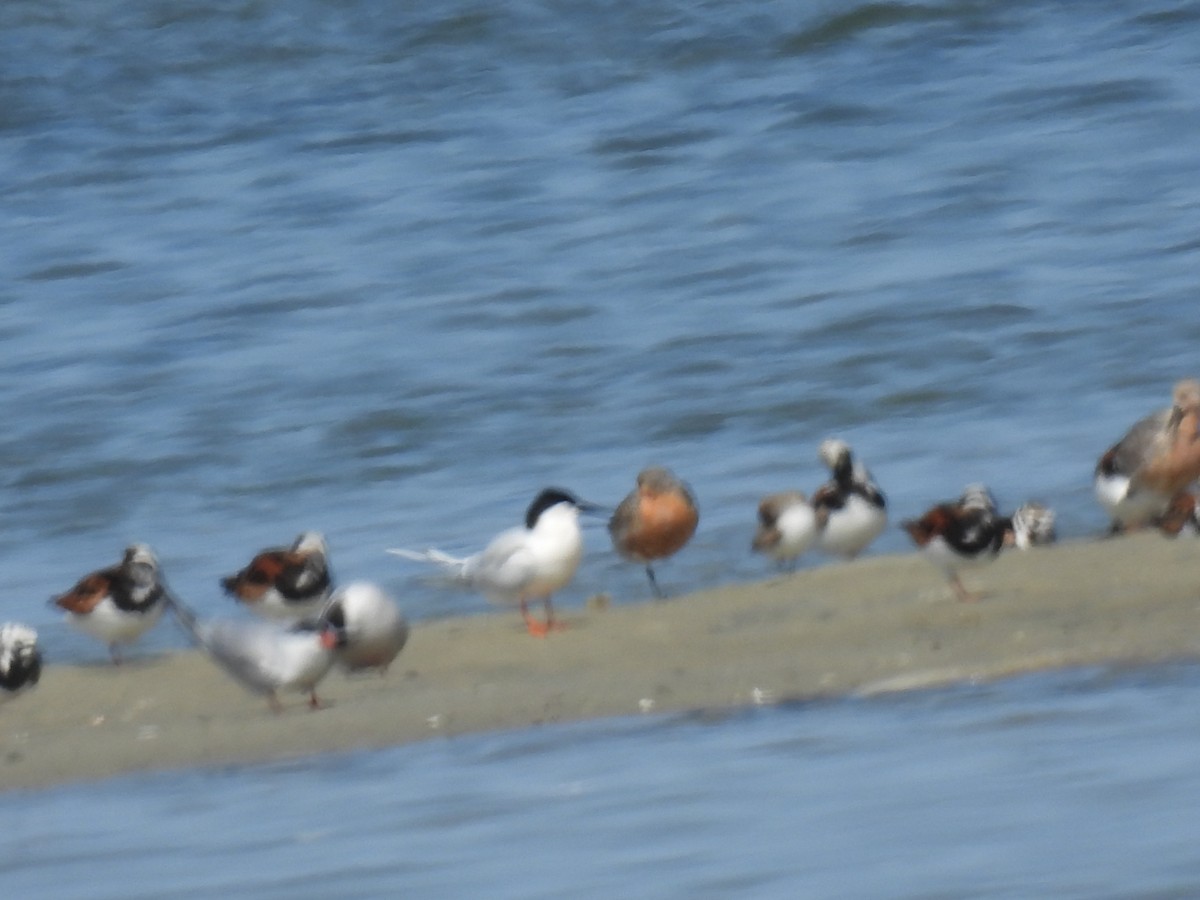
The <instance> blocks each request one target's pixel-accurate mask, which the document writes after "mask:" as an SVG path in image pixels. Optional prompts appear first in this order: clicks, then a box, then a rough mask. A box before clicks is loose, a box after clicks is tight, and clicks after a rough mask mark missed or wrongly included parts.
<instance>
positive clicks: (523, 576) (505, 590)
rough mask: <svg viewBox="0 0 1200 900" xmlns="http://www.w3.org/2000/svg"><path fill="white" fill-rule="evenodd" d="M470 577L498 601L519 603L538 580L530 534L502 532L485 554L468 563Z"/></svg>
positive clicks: (523, 531) (526, 532)
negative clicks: (522, 595) (530, 544)
mask: <svg viewBox="0 0 1200 900" xmlns="http://www.w3.org/2000/svg"><path fill="white" fill-rule="evenodd" d="M465 575H466V577H467V578H468V579H469V580H470V582H471V584H473V585H474V586H475V587H477V588H478V589H479V590H481V591H483V592H484V593H485V594H486V595H487V596H488V598H489V599H491V600H493V601H496V602H501V603H503V602H515V601H516V600H518V599H519V598H520V594H521V592H522V591H523V590H524V589H525V588H526V587H527V586H528V585H529V584H530V582H532V581H533V580H534V578H536V577H537V562H536V560H535V559H534V556H533V554H532V553H531V552H530V549H529V531H528V530H527V529H525V528H510V529H508V530H507V531H502V532H500V534H498V535H496V537H495V538H494V539H493V540H492V542H491V543H490V544H488V545H487V548H486V549H484V550H483V551H482V552H481V553H479V554H477V555H475V556H473V557H471V559H470V560H468V561H467V566H466V572H465Z"/></svg>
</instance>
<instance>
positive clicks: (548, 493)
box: [388, 488, 599, 637]
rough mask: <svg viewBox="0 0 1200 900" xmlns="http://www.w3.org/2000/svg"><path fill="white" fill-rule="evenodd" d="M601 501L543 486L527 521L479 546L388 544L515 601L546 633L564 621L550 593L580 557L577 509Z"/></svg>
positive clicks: (530, 624)
mask: <svg viewBox="0 0 1200 900" xmlns="http://www.w3.org/2000/svg"><path fill="white" fill-rule="evenodd" d="M598 510H599V507H597V506H595V505H594V504H591V503H586V502H584V501H582V500H580V499H579V498H578V497H576V496H575V495H573V494H571V493H570V492H569V491H565V490H562V489H560V488H546V489H545V490H543V491H542V492H541V493H539V494H538V495H537V497H535V498H534V500H533V502H532V503H531V504H529V508H528V509H527V510H526V511H525V525H524V526H523V527H517V528H510V529H508V530H506V531H502V532H501V533H500V534H498V535H496V537H495V538H493V539H492V541H491V542H490V543H489V544H488V545H487V546H486V547H485V548H484V549H483V550H481V551H480V552H478V553H475V554H473V555H471V556H467V557H461V558H460V557H455V556H450V555H449V554H446V553H443V552H442V551H440V550H422V551H413V550H388V553H392V554H394V555H396V556H402V557H404V558H405V559H415V560H419V561H421V562H431V563H434V564H435V565H437V566H439V567H440V568H441V569H442V570H443V571H445V572H447V573H448V574H449V575H450V576H451V577H452V578H453V579H454V580H455V581H456V582H458V583H460V584H463V585H466V586H467V587H471V588H474V589H475V590H478V591H479V592H480V593H482V594H483V595H484V596H485V597H487V598H488V599H489V600H491V601H492V602H493V603H500V604H505V605H509V606H516V607H518V608H519V609H520V610H521V618H522V619H524V620H525V627H526V628H527V629H528V630H529V633H530V634H531V635H533V636H535V637H545V636H546V634H547V633H548V632H550V631H552V630H557V629H561V628H563V627H564V626H563V625H562V623H560V622H558V621H556V620H555V618H554V607H553V605H552V603H551V597H552V596H553V594H554V593H555V591H558V590H560V589H562V588H563V587H565V586H566V585H567V584H568V583H569V582H570V581H571V579H572V578H574V577H575V570H576V569H578V568H579V561H580V559H581V558H582V557H583V534H582V532H581V531H580V528H579V513H580V512H594V511H598ZM535 600H541V601H542V604H543V606H544V607H545V610H546V619H545V621H544V622H539V621H537V620H536V619H535V618H533V616H532V615H531V614H530V612H529V604H530V603H531V602H533V601H535Z"/></svg>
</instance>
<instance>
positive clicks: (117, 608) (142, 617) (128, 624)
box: [50, 544, 163, 664]
mask: <svg viewBox="0 0 1200 900" xmlns="http://www.w3.org/2000/svg"><path fill="white" fill-rule="evenodd" d="M50 602H51V603H53V604H54V605H55V606H58V607H60V608H62V609H64V610H66V613H67V622H68V624H70V625H72V626H74V627H75V628H78V629H79V630H80V631H82V632H84V633H85V634H89V635H91V636H92V637H94V638H96V639H97V640H99V641H103V642H104V643H105V644H107V645H108V652H109V655H110V656H111V657H112V661H113V663H115V664H119V663H120V662H121V651H120V648H121V645H122V644H129V643H132V642H133V641H136V640H137V639H138V638H139V637H141V636H142V635H143V634H144V633H145V632H146V631H147V630H148V629H149V628H150V627H151V626H153V625H154V624H155V623H156V622H157V621H158V620H159V617H160V616H161V615H162V610H163V586H162V582H161V580H160V576H159V570H158V560H157V559H156V558H155V556H154V553H153V551H151V549H150V548H149V547H147V546H146V545H145V544H133V545H132V546H130V547H128V548H127V549H126V550H125V556H124V557H123V558H122V560H121V562H120V563H118V564H117V565H115V566H112V567H110V568H107V569H101V570H99V571H97V572H92V573H91V574H90V575H85V576H84V577H83V578H82V579H80V581H79V582H78V583H77V584H76V585H75V586H74V587H73V588H71V589H70V590H69V591H67V592H66V593H65V594H61V595H59V596H58V597H55V598H53V599H52V600H51V601H50Z"/></svg>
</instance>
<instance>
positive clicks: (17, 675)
mask: <svg viewBox="0 0 1200 900" xmlns="http://www.w3.org/2000/svg"><path fill="white" fill-rule="evenodd" d="M41 675H42V653H41V651H40V650H39V649H38V645H37V632H36V631H34V630H33V629H32V628H30V627H29V626H27V625H18V624H16V623H13V622H6V623H5V624H3V625H0V702H3V701H4V700H6V699H8V698H10V697H15V696H16V695H17V694H19V693H21V692H23V691H26V690H28V689H29V688H32V687H33V686H34V685H35V684H37V683H38V679H39V678H40V677H41Z"/></svg>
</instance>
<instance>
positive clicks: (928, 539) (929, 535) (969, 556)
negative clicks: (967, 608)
mask: <svg viewBox="0 0 1200 900" xmlns="http://www.w3.org/2000/svg"><path fill="white" fill-rule="evenodd" d="M901 527H902V528H903V529H904V530H905V531H907V532H908V534H909V537H911V538H912V539H913V541H914V542H915V543H916V545H917V546H918V547H919V548H920V549H921V552H922V553H924V554H925V557H926V558H927V559H928V560H929V561H930V562H932V563H933V564H934V565H935V566H937V567H938V568H939V569H940V570H941V571H942V572H943V573H944V574H945V576H946V578H947V579H949V581H950V585H951V587H953V588H954V593H955V594H956V595H957V596H958V599H959V600H963V601H974V600H978V599H979V595H977V594H972V593H971V592H970V591H968V590H967V589H966V587H964V586H963V583H962V580H961V579H960V578H959V575H958V573H959V570H960V569H963V568H965V567H967V566H972V565H980V564H982V563H986V562H990V561H991V560H993V559H995V558H996V556H997V555H999V553H1000V550H1001V548H1002V547H1004V545H1005V543H1006V539H1007V540H1008V541H1009V542H1011V541H1012V537H1011V531H1012V520H1011V519H1008V518H1005V517H1004V516H1001V515H999V514H998V513H997V512H996V503H995V501H994V500H993V499H992V495H991V492H990V491H988V489H987V488H986V487H984V486H983V485H971V486H969V487H968V488H967V489H966V491H964V492H963V495H962V497H960V498H959V499H958V500H956V501H953V502H949V503H939V504H938V505H937V506H934V507H932V508H931V509H929V510H928V511H927V512H926V513H925V514H924V515H923V516H921V518H919V519H913V520H910V521H907V522H903V523H902V524H901ZM1006 536H1007V538H1006Z"/></svg>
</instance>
